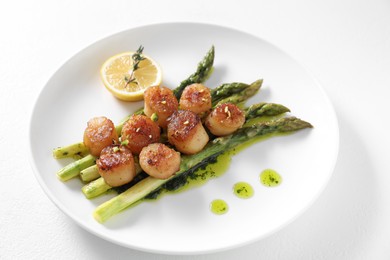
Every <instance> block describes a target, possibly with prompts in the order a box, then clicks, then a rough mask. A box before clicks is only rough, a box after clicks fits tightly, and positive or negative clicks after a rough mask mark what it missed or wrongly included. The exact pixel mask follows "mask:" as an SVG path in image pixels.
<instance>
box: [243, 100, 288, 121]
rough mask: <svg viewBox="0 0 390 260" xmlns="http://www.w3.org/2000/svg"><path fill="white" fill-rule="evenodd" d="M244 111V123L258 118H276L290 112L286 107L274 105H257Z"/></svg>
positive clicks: (263, 103)
mask: <svg viewBox="0 0 390 260" xmlns="http://www.w3.org/2000/svg"><path fill="white" fill-rule="evenodd" d="M244 111H245V121H248V120H250V119H253V118H257V117H260V116H277V115H281V114H283V113H287V112H290V109H288V108H287V107H285V106H283V105H280V104H275V103H265V102H262V103H258V104H254V105H251V106H250V107H248V108H246V109H244Z"/></svg>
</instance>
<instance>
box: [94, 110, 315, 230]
mask: <svg viewBox="0 0 390 260" xmlns="http://www.w3.org/2000/svg"><path fill="white" fill-rule="evenodd" d="M311 127H312V125H311V124H310V123H308V122H305V121H303V120H300V119H298V118H295V117H285V118H280V119H278V120H275V121H271V122H262V123H258V124H255V125H252V126H250V127H244V128H241V129H239V130H237V131H236V132H235V133H233V134H232V135H229V136H225V137H219V138H216V139H214V140H213V141H212V142H210V143H209V144H208V145H206V147H205V148H204V149H203V150H202V151H200V152H199V153H197V154H195V155H192V156H182V160H181V164H180V170H179V171H178V172H177V173H176V174H175V175H174V176H172V177H171V178H169V179H166V180H160V179H156V178H153V177H148V178H146V179H144V180H142V181H140V182H138V183H137V184H135V185H134V186H132V187H131V188H129V189H128V190H126V191H125V192H123V193H121V194H119V195H118V196H116V197H114V198H112V199H111V200H109V201H107V202H105V203H103V204H101V205H100V206H98V207H97V208H96V210H95V211H94V213H93V216H94V218H95V219H96V220H97V221H98V222H100V223H103V222H105V221H107V220H108V219H109V218H110V217H112V216H114V215H116V214H118V213H119V212H120V211H122V210H124V209H125V208H127V207H129V206H131V205H133V204H134V203H136V202H137V201H139V200H141V199H143V198H144V197H145V196H147V195H148V194H150V193H152V192H153V191H155V190H157V189H159V188H161V187H162V186H163V185H164V184H166V183H167V182H169V181H172V180H174V179H175V178H176V177H178V176H181V175H183V174H186V173H188V172H190V171H193V170H194V169H195V168H197V166H199V165H203V164H204V163H205V162H206V163H207V162H208V161H210V160H213V159H215V158H216V157H217V156H218V155H220V154H221V153H223V152H224V151H227V150H230V149H232V148H234V147H237V146H238V145H241V144H243V143H245V142H247V141H249V140H251V139H253V138H255V137H259V136H264V135H266V134H271V133H284V132H294V131H297V130H300V129H304V128H311Z"/></svg>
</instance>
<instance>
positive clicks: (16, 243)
mask: <svg viewBox="0 0 390 260" xmlns="http://www.w3.org/2000/svg"><path fill="white" fill-rule="evenodd" d="M176 21H189V22H202V23H212V24H217V25H223V26H228V27H233V28H236V29H239V30H243V31H246V32H249V33H252V34H255V35H257V36H259V37H261V38H263V39H266V40H268V41H270V42H271V43H274V44H275V45H277V46H279V47H280V48H282V49H283V50H285V51H286V52H287V53H289V54H290V55H291V56H293V57H294V58H296V59H297V60H298V61H299V62H300V63H302V64H303V65H304V66H306V67H307V68H308V69H309V70H310V71H311V72H312V74H313V75H314V76H315V77H316V78H317V79H318V80H319V82H320V83H321V84H322V86H323V88H324V90H325V92H326V93H327V94H328V96H329V98H330V100H331V102H332V103H333V105H334V108H335V111H336V113H337V116H338V121H339V128H340V150H339V157H338V161H337V164H336V167H335V170H334V174H333V176H332V178H331V180H330V182H329V184H328V186H327V187H326V189H325V190H324V192H323V193H322V194H321V196H320V197H319V199H318V200H317V201H316V202H315V203H314V205H312V206H311V207H310V208H309V209H308V210H307V211H306V212H305V213H304V214H303V215H301V216H300V217H299V218H298V219H296V220H295V221H294V222H293V223H291V224H289V225H288V226H287V227H285V228H283V229H282V230H280V231H278V232H276V233H275V234H273V235H271V236H269V237H267V238H265V239H262V240H260V241H258V242H255V243H253V244H250V245H247V246H244V247H240V248H236V249H233V250H229V251H225V252H219V253H214V254H209V255H199V256H167V255H157V254H150V253H145V252H139V251H135V250H131V249H127V248H124V247H121V246H118V245H115V244H111V243H109V242H107V241H105V240H103V239H101V238H98V237H96V236H94V235H92V234H90V233H88V232H87V231H85V230H84V229H82V228H81V227H79V226H78V225H77V224H75V222H73V221H72V220H71V219H70V218H68V217H67V216H66V215H65V214H64V213H62V212H61V211H60V210H59V209H58V208H57V207H56V206H55V205H54V204H53V203H52V201H51V200H50V199H49V198H48V197H47V196H46V195H45V193H44V192H43V190H42V189H41V187H40V186H39V184H38V182H37V180H36V179H35V177H34V174H33V172H32V169H31V167H30V164H29V158H28V152H27V147H26V144H28V142H27V133H28V121H29V118H28V115H29V114H30V110H31V109H32V107H33V103H34V100H35V98H36V97H37V96H38V93H39V91H40V90H41V89H42V87H43V86H44V84H45V83H46V82H47V80H48V79H49V78H50V76H51V75H52V74H53V73H54V72H55V71H56V70H57V69H58V68H59V67H60V66H61V65H62V64H63V63H64V62H65V61H66V60H67V59H68V58H69V57H71V56H72V55H74V54H75V53H77V52H78V51H79V50H81V49H82V48H84V47H86V46H88V45H89V44H91V43H93V42H95V41H96V40H99V39H101V38H103V37H106V36H108V35H111V34H113V33H116V32H120V31H123V30H125V29H128V28H132V27H136V26H140V25H146V24H152V23H161V22H176ZM0 47H1V48H0V177H1V181H0V259H53V258H54V257H55V258H56V259H57V258H58V259H106V258H113V259H237V258H241V259H390V246H389V245H390V244H389V241H390V188H389V187H390V165H389V163H390V158H389V155H390V153H389V149H388V147H390V140H389V134H388V133H389V129H390V123H389V119H388V117H389V114H388V112H387V111H388V110H389V109H388V107H389V106H388V104H389V103H388V100H389V99H390V95H389V93H390V92H389V88H390V2H389V1H385V0H374V1H362V0H358V1H352V0H344V1H336V0H328V1H305V0H300V1H254V0H253V1H231V0H225V1H210V0H208V1H206V0H196V1H195V0H191V1H180V0H169V1H168V0H160V1H151V0H142V1H133V0H128V1H125V0H122V1H119V0H118V1H96V0H95V1H92V0H90V1H43V0H37V1H7V2H6V3H5V1H3V2H2V3H1V4H0Z"/></svg>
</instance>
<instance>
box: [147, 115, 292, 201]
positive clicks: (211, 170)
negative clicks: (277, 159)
mask: <svg viewBox="0 0 390 260" xmlns="http://www.w3.org/2000/svg"><path fill="white" fill-rule="evenodd" d="M275 118H277V117H264V118H262V119H255V120H250V122H247V123H248V124H253V123H255V122H261V121H263V120H264V121H266V120H271V119H275ZM289 134H290V133H273V134H266V135H264V136H260V137H256V138H253V139H251V140H250V141H246V142H244V143H243V144H241V145H239V146H237V147H236V148H234V149H232V150H229V151H226V152H224V153H222V154H221V155H219V156H218V157H217V158H216V160H215V161H214V162H210V163H209V164H207V165H206V166H205V167H201V168H199V169H197V170H196V171H194V172H193V173H191V174H190V175H188V176H185V177H183V178H180V177H179V178H177V180H176V181H175V183H170V185H171V187H170V188H168V187H165V188H162V189H158V190H157V191H155V192H152V193H151V194H149V195H148V196H147V197H146V198H145V199H147V200H156V199H159V198H161V197H163V196H164V195H165V194H175V193H179V192H183V191H187V190H190V189H192V188H196V187H199V186H202V185H204V184H205V183H206V182H207V181H209V180H210V179H214V178H217V177H220V176H222V175H223V174H224V173H225V172H226V171H227V169H228V168H229V166H230V163H231V159H232V156H234V155H236V154H238V153H239V152H241V151H243V150H244V149H246V148H248V147H250V146H252V145H253V144H256V143H258V142H262V141H265V140H267V139H269V138H271V137H274V136H284V135H289Z"/></svg>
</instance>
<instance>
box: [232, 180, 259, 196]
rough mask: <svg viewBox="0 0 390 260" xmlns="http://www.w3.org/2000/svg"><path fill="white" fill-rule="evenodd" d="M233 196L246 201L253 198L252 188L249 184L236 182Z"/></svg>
mask: <svg viewBox="0 0 390 260" xmlns="http://www.w3.org/2000/svg"><path fill="white" fill-rule="evenodd" d="M233 192H234V194H235V195H236V196H237V197H239V198H241V199H248V198H250V197H252V196H253V193H254V191H253V188H252V186H251V185H250V184H249V183H246V182H237V183H236V184H234V186H233Z"/></svg>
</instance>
